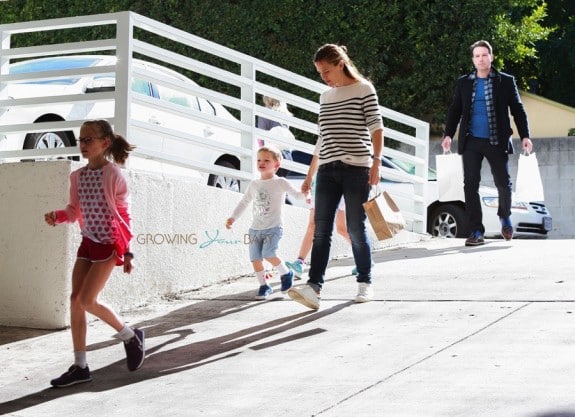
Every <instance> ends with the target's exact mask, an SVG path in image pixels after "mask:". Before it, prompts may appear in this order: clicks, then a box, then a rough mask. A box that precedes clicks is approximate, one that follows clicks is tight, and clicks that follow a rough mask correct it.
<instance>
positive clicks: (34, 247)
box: [0, 161, 419, 328]
mask: <svg viewBox="0 0 575 417" xmlns="http://www.w3.org/2000/svg"><path fill="white" fill-rule="evenodd" d="M82 165H83V163H78V162H69V161H55V162H28V163H11V164H0V178H1V183H0V199H1V201H2V204H1V206H0V218H1V219H2V227H1V228H0V325H7V326H22V327H34V328H63V327H66V326H67V325H68V324H69V306H68V304H69V303H68V297H69V294H70V275H71V270H72V267H73V263H74V260H75V254H76V250H77V247H78V245H79V242H80V233H79V228H78V225H77V224H73V225H59V226H56V227H50V226H48V225H46V223H45V222H44V216H43V215H44V213H45V212H47V211H50V210H53V209H57V208H63V207H64V206H65V204H66V203H67V199H68V177H69V174H70V172H72V170H73V169H76V168H78V167H80V166H82ZM125 175H126V177H127V179H128V183H129V187H130V190H131V193H132V217H133V223H132V226H133V232H134V235H135V237H134V239H133V241H132V246H131V249H132V251H133V252H134V253H135V255H136V259H135V261H136V268H135V270H134V272H133V273H132V274H131V275H126V274H123V273H122V272H121V268H116V270H115V272H114V273H113V275H112V277H111V278H110V281H109V282H108V285H107V286H106V288H105V289H104V291H103V292H102V299H103V300H105V301H106V302H108V303H109V304H111V305H112V306H113V307H114V308H115V309H116V310H118V311H122V310H127V309H130V308H135V307H138V306H143V305H146V304H148V303H152V302H154V300H158V299H159V298H161V297H164V296H166V295H170V294H175V293H178V292H182V291H189V290H192V289H197V288H201V287H202V286H204V285H208V284H213V283H217V282H221V281H224V280H226V279H228V278H230V277H235V276H239V275H244V274H250V273H251V272H252V270H251V264H250V262H249V256H248V248H247V245H245V244H244V243H243V236H244V233H245V232H246V231H247V229H248V227H249V224H250V221H251V216H250V213H249V212H246V213H245V214H244V216H243V217H242V218H241V219H240V220H239V221H238V222H237V223H236V224H235V225H234V228H233V230H232V231H228V230H226V229H225V227H224V222H225V220H226V218H227V217H228V216H229V215H230V214H231V212H232V210H233V209H234V207H235V206H236V204H237V203H238V202H239V200H240V198H241V194H239V193H234V192H230V191H223V190H220V189H215V188H212V187H207V186H204V185H200V184H197V183H195V182H192V181H191V180H189V179H185V178H180V177H173V176H172V177H170V176H166V175H160V174H151V173H143V172H138V171H131V170H127V171H125ZM284 215H285V217H284V238H283V239H282V242H281V245H280V256H281V257H283V258H284V259H285V260H288V259H291V258H294V257H295V256H296V255H297V252H298V249H299V244H300V241H301V238H302V236H303V233H304V231H305V227H306V225H307V220H308V215H309V212H308V210H307V209H304V208H298V207H291V206H285V213H284ZM370 233H371V237H372V241H373V244H374V249H380V248H383V247H384V246H394V245H397V244H398V243H399V242H401V241H405V240H417V239H419V236H418V235H415V234H413V233H410V232H402V233H401V234H400V235H398V236H396V237H394V238H393V239H390V240H386V241H383V242H378V241H377V240H376V239H375V236H374V235H373V233H372V232H371V230H370ZM216 236H217V238H218V239H217V241H214V242H213V243H212V244H209V245H208V244H207V242H208V241H210V237H211V238H215V237H216ZM334 236H336V237H334V243H333V246H332V256H333V257H334V258H335V257H341V256H348V255H350V254H351V250H350V247H349V246H348V245H347V243H346V242H345V241H343V239H342V238H341V237H339V235H337V234H335V235H334ZM170 242H171V243H170ZM256 287H257V283H256V280H255V277H254V290H255V289H256Z"/></svg>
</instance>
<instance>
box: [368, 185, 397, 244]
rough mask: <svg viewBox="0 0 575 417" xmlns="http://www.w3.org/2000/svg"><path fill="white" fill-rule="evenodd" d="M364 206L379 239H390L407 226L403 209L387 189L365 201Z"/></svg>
mask: <svg viewBox="0 0 575 417" xmlns="http://www.w3.org/2000/svg"><path fill="white" fill-rule="evenodd" d="M363 208H364V210H365V214H366V215H367V218H368V219H369V222H370V223H371V227H372V228H373V231H374V232H375V235H376V236H377V239H378V240H384V239H390V238H392V237H393V236H394V235H396V234H397V233H399V232H400V231H401V230H402V229H403V228H405V219H404V218H403V215H402V214H401V211H399V208H398V207H397V204H395V201H393V199H392V198H391V196H390V195H389V194H388V193H387V192H386V191H384V192H383V193H378V194H377V195H376V196H375V197H374V198H372V199H371V200H368V201H366V202H365V203H363Z"/></svg>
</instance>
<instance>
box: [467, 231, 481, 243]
mask: <svg viewBox="0 0 575 417" xmlns="http://www.w3.org/2000/svg"><path fill="white" fill-rule="evenodd" d="M484 243H485V240H483V233H481V232H480V231H475V232H473V233H471V235H470V236H469V237H468V238H467V240H466V241H465V246H480V245H483V244H484Z"/></svg>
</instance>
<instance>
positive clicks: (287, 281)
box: [280, 269, 293, 294]
mask: <svg viewBox="0 0 575 417" xmlns="http://www.w3.org/2000/svg"><path fill="white" fill-rule="evenodd" d="M280 279H281V282H282V285H281V292H282V293H283V294H285V293H286V292H287V291H288V290H289V289H290V288H291V287H292V285H293V271H292V270H291V269H290V270H289V272H288V273H287V274H284V275H282V276H281V277H280Z"/></svg>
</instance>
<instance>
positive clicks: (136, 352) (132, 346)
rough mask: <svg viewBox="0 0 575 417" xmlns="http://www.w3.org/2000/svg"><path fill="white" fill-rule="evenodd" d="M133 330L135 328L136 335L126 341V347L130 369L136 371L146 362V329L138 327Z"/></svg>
mask: <svg viewBox="0 0 575 417" xmlns="http://www.w3.org/2000/svg"><path fill="white" fill-rule="evenodd" d="M132 330H134V337H132V338H131V339H130V340H128V341H127V342H124V349H125V350H126V362H127V365H128V369H129V370H130V371H135V370H136V369H138V368H139V367H140V366H142V364H143V363H144V358H145V356H146V348H145V344H144V331H143V330H140V329H136V328H134V329H132Z"/></svg>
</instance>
